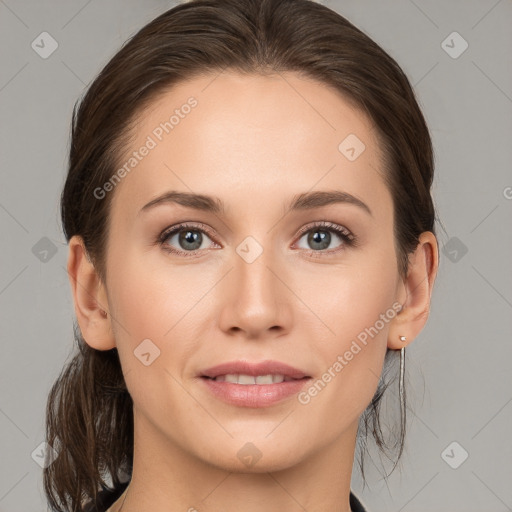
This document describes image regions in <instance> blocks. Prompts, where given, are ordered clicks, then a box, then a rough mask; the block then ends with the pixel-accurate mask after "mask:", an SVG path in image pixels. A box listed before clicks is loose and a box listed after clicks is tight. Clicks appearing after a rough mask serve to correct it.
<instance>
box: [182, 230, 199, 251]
mask: <svg viewBox="0 0 512 512" xmlns="http://www.w3.org/2000/svg"><path fill="white" fill-rule="evenodd" d="M198 240H199V243H197V241H198ZM181 242H185V243H186V244H194V242H195V246H194V247H186V248H187V249H192V250H195V249H198V248H199V247H201V235H200V233H198V232H197V231H182V232H181V234H180V243H181Z"/></svg>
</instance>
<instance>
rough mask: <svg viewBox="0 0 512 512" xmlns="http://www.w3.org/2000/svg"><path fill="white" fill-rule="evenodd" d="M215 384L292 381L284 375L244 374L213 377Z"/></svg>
mask: <svg viewBox="0 0 512 512" xmlns="http://www.w3.org/2000/svg"><path fill="white" fill-rule="evenodd" d="M214 380H216V381H217V382H231V383H232V384H243V385H250V384H279V383H280V382H283V381H290V380H293V379H292V378H291V377H285V376H284V375H270V374H269V375H258V376H256V377H254V376H252V375H244V374H233V373H230V374H228V375H219V376H218V377H215V379H214Z"/></svg>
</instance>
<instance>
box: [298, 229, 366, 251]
mask: <svg viewBox="0 0 512 512" xmlns="http://www.w3.org/2000/svg"><path fill="white" fill-rule="evenodd" d="M332 233H334V234H335V237H337V238H338V239H339V240H341V243H340V244H339V245H338V246H337V247H335V248H334V249H333V250H329V251H325V250H324V249H327V248H328V247H329V246H330V245H331V243H332V242H333V237H332ZM299 235H301V239H300V240H302V239H303V238H305V236H304V235H306V244H308V247H299V248H301V249H306V251H307V252H308V253H309V254H310V255H312V256H320V255H321V254H322V253H327V254H332V253H337V252H339V251H340V250H343V249H344V248H345V247H346V246H348V247H352V246H355V245H356V237H355V236H354V235H353V234H352V233H351V232H350V231H349V230H348V229H347V228H345V227H344V226H339V225H338V224H332V223H331V222H326V221H322V222H316V223H314V224H313V226H306V227H305V228H303V229H301V231H300V233H299ZM300 240H299V242H300ZM318 253H320V254H318Z"/></svg>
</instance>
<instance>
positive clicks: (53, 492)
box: [43, 0, 435, 512]
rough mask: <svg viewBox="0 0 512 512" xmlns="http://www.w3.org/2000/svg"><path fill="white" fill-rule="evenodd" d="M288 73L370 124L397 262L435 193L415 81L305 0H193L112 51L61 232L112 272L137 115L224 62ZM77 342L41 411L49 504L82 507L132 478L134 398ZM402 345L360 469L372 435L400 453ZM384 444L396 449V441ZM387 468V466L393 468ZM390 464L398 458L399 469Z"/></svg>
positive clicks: (87, 103) (365, 426)
mask: <svg viewBox="0 0 512 512" xmlns="http://www.w3.org/2000/svg"><path fill="white" fill-rule="evenodd" d="M226 69H228V70H235V71H239V72H243V73H251V74H255V73H259V74H272V73H280V72H284V71H294V72H297V73H300V74H301V75H302V76H304V77H306V78H312V79H315V80H317V81H319V82H321V83H323V84H325V85H327V86H329V87H332V88H334V89H335V90H337V91H339V92H340V93H341V94H342V95H343V97H345V98H347V100H349V101H351V102H352V103H353V104H354V105H355V106H356V107H358V108H359V109H360V110H361V112H362V113H364V114H365V115H367V116H368V117H369V118H370V119H371V121H372V122H373V123H374V125H375V127H376V133H377V135H378V140H379V143H380V145H381V148H382V152H383V154H384V161H383V162H382V164H383V166H382V169H381V172H382V174H383V176H384V178H385V180H386V184H387V186H388V187H389V190H390V192H391V195H392V197H393V205H394V235H395V247H396V253H397V266H398V270H399V272H400V275H401V276H403V277H404V276H405V275H406V274H407V269H408V255H409V253H411V252H412V251H413V250H414V249H415V248H416V246H417V244H418V237H419V235H420V234H421V233H422V232H423V231H431V232H433V233H435V232H434V223H435V212H434V205H433V201H432V197H431V193H430V189H431V186H432V181H433V173H434V155H433V149H432V143H431V138H430V134H429V131H428V128H427V125H426V122H425V119H424V117H423V115H422V112H421V109H420V107H419V105H418V103H417V100H416V98H415V94H414V92H413V90H412V87H411V85H410V83H409V81H408V79H407V77H406V76H405V74H404V73H403V71H402V70H401V68H400V67H399V65H398V64H397V63H396V62H395V60H394V59H393V58H391V57H390V56H389V55H388V54H387V53H386V52H385V51H384V50H383V49H381V48H380V47H379V46H378V45H377V44H376V43H375V42H374V41H373V40H372V39H370V38H369V37H368V36H367V35H366V34H364V33H363V32H362V31H361V30H359V29H358V28H356V27H355V26H354V25H352V24H351V23H350V22H349V21H348V20H346V19H345V18H344V17H342V16H341V15H339V14H337V13H336V12H334V11H332V10H331V9H329V8H327V7H325V6H323V5H321V4H318V3H316V2H313V1H311V0H191V1H187V2H184V3H181V4H179V5H177V6H175V7H173V8H172V9H170V10H168V11H167V12H164V13H163V14H161V15H159V16H158V17H157V18H155V19H154V20H153V21H151V22H150V23H148V24H147V25H146V26H144V27H143V28H142V29H141V30H139V31H138V32H137V33H136V34H135V35H134V36H132V37H131V38H130V39H129V40H128V41H127V42H126V43H125V44H124V45H123V46H122V48H121V49H120V50H119V51H118V52H117V53H116V54H115V55H114V56H113V57H112V59H111V60H110V61H109V62H108V63H107V65H106V66H105V67H104V68H103V70H102V71H101V72H100V73H99V75H98V76H97V77H96V78H95V80H94V81H93V82H92V84H91V85H90V86H89V88H88V89H87V91H86V93H85V95H84V96H83V97H82V98H81V100H80V101H79V102H78V101H77V103H76V104H75V107H74V110H73V117H72V127H71V141H70V152H69V167H68V174H67V178H66V182H65V185H64V188H63V191H62V197H61V217H62V224H63V230H64V234H65V236H66V240H67V241H69V240H70V239H71V237H72V236H74V235H80V236H81V237H82V238H83V241H84V244H85V247H86V249H87V252H88V255H89V257H90V258H91V261H92V262H93V263H94V265H95V268H96V270H97V271H98V274H99V276H100V278H101V279H102V281H103V282H106V276H107V270H108V269H107V268H106V266H105V250H106V242H107V239H108V234H109V233H108V219H109V208H110V205H111V200H112V195H113V194H112V193H110V194H107V195H106V197H105V198H104V199H102V200H100V201H99V200H97V199H95V196H94V190H95V189H97V187H101V186H102V185H103V184H104V183H106V182H107V181H108V180H109V179H110V178H111V176H112V175H113V174H114V173H115V171H116V169H118V166H119V164H120V155H121V154H122V152H123V150H124V149H125V148H126V147H127V145H128V143H129V142H130V140H131V137H132V135H133V127H134V125H135V121H136V119H137V116H138V115H139V114H140V113H141V112H143V111H144V109H145V108H146V107H147V106H148V105H149V104H150V103H151V102H152V101H154V100H155V99H157V98H158V96H159V95H161V94H163V93H165V92H166V91H168V90H169V89H170V88H171V87H172V86H173V85H176V84H178V83H179V82H180V81H183V80H186V79H190V78H193V77H194V76H197V75H199V74H203V73H207V72H211V73H220V72H222V71H224V70H226ZM74 327H75V342H76V344H77V348H78V351H77V353H76V355H74V356H73V358H72V360H71V361H70V362H69V363H67V364H66V366H65V367H64V369H63V370H62V372H61V374H60V376H59V378H58V379H57V380H56V381H55V383H54V384H53V386H52V388H51V390H50V393H49V396H48V402H47V408H46V442H47V443H48V444H49V445H50V446H55V448H56V449H57V450H58V452H59V455H58V457H57V458H56V459H55V460H54V461H53V463H51V464H50V465H49V466H48V467H46V468H45V469H44V470H43V480H44V490H45V493H46V496H47V499H48V503H49V505H50V507H51V508H52V510H54V511H57V510H58V511H61V510H65V511H66V512H79V511H81V510H82V507H83V504H84V503H85V502H86V501H88V500H91V499H92V500H95V499H96V496H97V492H98V491H99V490H101V489H102V488H105V487H108V484H107V482H106V479H111V480H112V484H113V485H114V486H118V485H119V484H120V483H121V481H122V473H126V474H128V475H131V470H132V463H133V402H132V400H131V397H130V395H129V393H128V391H127V389H126V385H125V382H124V378H123V374H122V371H121V366H120V362H119V357H118V354H117V350H116V349H112V350H108V351H98V350H95V349H93V348H91V347H90V346H89V345H87V344H86V343H85V341H84V339H83V337H82V334H81V332H80V330H79V328H78V327H77V325H76V322H75V326H74ZM397 355H398V351H392V350H388V352H387V354H386V358H385V362H384V370H383V375H382V376H381V380H380V382H379V385H378V388H377V391H376V393H375V395H374V397H373V399H372V401H371V403H370V404H369V406H368V408H367V409H366V411H365V412H364V413H363V415H362V416H361V419H360V424H359V427H360V428H359V431H358V440H359V443H360V447H361V448H362V450H361V454H362V457H361V460H360V467H361V470H362V472H363V476H364V469H363V459H364V448H366V438H367V437H368V434H369V433H371V434H372V435H373V437H374V438H375V441H376V443H377V446H378V447H379V448H380V449H381V450H382V451H383V452H384V453H386V452H389V453H391V452H393V450H395V449H396V448H397V447H398V448H399V450H398V456H397V458H396V461H395V466H396V463H397V462H398V459H400V456H401V454H402V450H403V445H404V436H405V425H404V424H402V423H401V424H400V427H399V429H398V434H397V435H396V439H395V442H394V443H393V442H392V441H391V440H390V439H384V436H383V432H382V429H381V423H380V419H379V405H380V401H381V398H382V397H383V393H384V391H385V389H386V387H387V386H388V385H389V384H390V382H389V381H386V376H387V375H388V374H389V373H390V372H389V368H390V366H392V363H393V361H394V360H395V358H396V356H397ZM390 447H391V449H390ZM395 466H394V467H395ZM394 467H393V469H394Z"/></svg>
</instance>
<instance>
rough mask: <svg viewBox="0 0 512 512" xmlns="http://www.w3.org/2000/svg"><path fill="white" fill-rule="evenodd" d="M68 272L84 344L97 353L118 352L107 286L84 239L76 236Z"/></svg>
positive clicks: (71, 248) (72, 239)
mask: <svg viewBox="0 0 512 512" xmlns="http://www.w3.org/2000/svg"><path fill="white" fill-rule="evenodd" d="M67 270H68V276H69V280H70V283H71V289H72V292H73V301H74V304H75V314H76V318H77V321H78V324H79V326H80V330H81V332H82V336H83V337H84V340H85V341H86V342H87V344H88V345H89V346H91V347H92V348H95V349H97V350H109V349H112V348H115V346H116V343H115V339H114V335H113V332H112V328H111V318H110V313H109V310H108V301H107V295H106V290H105V286H104V284H103V283H102V282H101V280H100V277H99V275H98V273H97V272H96V269H95V268H94V265H93V264H92V262H91V261H90V259H89V255H88V254H87V249H86V248H85V245H84V242H83V240H82V238H81V237H79V236H77V235H75V236H73V237H72V238H71V240H70V241H69V255H68V267H67Z"/></svg>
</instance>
